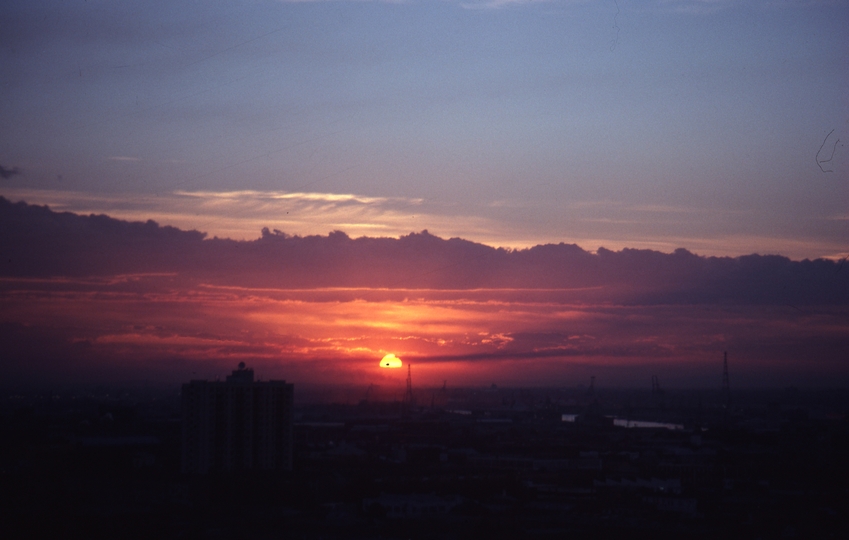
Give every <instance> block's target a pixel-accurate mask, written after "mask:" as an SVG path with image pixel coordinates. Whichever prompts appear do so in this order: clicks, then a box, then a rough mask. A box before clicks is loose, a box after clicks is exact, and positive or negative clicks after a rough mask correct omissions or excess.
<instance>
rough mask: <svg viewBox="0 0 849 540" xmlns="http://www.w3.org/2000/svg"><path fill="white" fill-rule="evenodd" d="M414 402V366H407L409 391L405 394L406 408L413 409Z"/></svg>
mask: <svg viewBox="0 0 849 540" xmlns="http://www.w3.org/2000/svg"><path fill="white" fill-rule="evenodd" d="M413 401H414V400H413V365H412V364H407V391H406V392H405V393H404V408H405V409H409V408H411V407H412V406H413Z"/></svg>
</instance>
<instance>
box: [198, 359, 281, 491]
mask: <svg viewBox="0 0 849 540" xmlns="http://www.w3.org/2000/svg"><path fill="white" fill-rule="evenodd" d="M293 399H294V385H292V384H287V383H286V381H263V382H257V381H254V371H253V370H252V369H247V368H245V364H244V362H242V363H240V364H239V369H237V370H235V371H233V373H232V374H231V375H229V376H228V377H227V380H226V381H224V382H221V381H191V382H189V383H186V384H184V385H183V391H182V412H183V422H182V424H183V435H182V438H183V440H182V442H183V447H182V471H183V473H188V474H207V473H209V472H224V473H230V472H239V471H249V470H253V471H290V470H292V424H293V421H294V418H293V415H292V408H293Z"/></svg>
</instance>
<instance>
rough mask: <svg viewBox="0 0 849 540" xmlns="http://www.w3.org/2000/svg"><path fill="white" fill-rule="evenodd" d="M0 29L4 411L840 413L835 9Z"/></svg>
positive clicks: (190, 10) (115, 17) (66, 5)
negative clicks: (571, 394)
mask: <svg viewBox="0 0 849 540" xmlns="http://www.w3.org/2000/svg"><path fill="white" fill-rule="evenodd" d="M0 18H2V20H3V21H4V32H3V33H2V35H0V65H2V66H3V68H2V70H0V92H2V97H3V99H2V100H0V118H2V120H3V123H4V128H5V129H4V130H3V131H2V134H0V197H2V198H3V199H2V201H0V222H2V223H3V227H2V229H0V237H2V238H3V241H2V242H0V256H2V258H0V260H2V261H5V262H4V263H3V265H2V267H3V269H2V270H0V297H2V298H3V301H2V305H0V333H2V335H3V336H4V337H3V340H2V341H3V342H4V343H8V344H9V345H8V346H7V350H8V351H12V353H11V354H10V355H9V356H8V357H7V359H6V360H5V361H4V362H3V363H2V365H0V372H2V374H3V378H4V380H6V381H19V382H21V383H24V382H27V381H30V382H31V381H34V380H43V381H72V380H76V381H93V380H113V381H114V380H122V379H132V378H134V379H144V378H149V379H155V380H167V381H171V382H179V381H182V380H186V379H188V378H190V377H201V378H214V377H216V376H222V375H225V374H226V373H227V372H228V371H229V369H231V368H232V366H234V365H235V364H236V363H237V362H239V361H246V362H247V363H249V364H250V365H254V366H257V368H258V370H259V371H258V373H259V374H260V375H261V376H263V375H264V376H266V377H271V376H273V377H278V378H286V379H288V380H291V381H295V382H298V381H301V382H311V383H321V382H334V383H342V382H356V383H358V384H360V383H361V384H368V383H370V382H375V381H381V380H382V381H384V382H385V383H386V384H390V385H391V384H396V383H397V384H403V374H401V375H398V374H397V373H394V372H393V373H394V374H393V373H389V372H387V371H386V370H383V371H381V370H378V369H377V368H376V366H377V364H378V361H379V360H380V358H382V357H383V355H384V354H389V353H391V354H396V355H398V357H400V358H401V359H402V360H403V361H404V362H405V365H407V363H410V362H412V363H413V364H414V365H415V366H416V368H415V369H416V377H417V379H416V380H417V381H423V382H425V383H427V384H435V385H441V383H442V381H443V380H446V379H449V380H451V381H452V382H453V383H456V384H460V383H462V384H489V383H497V384H499V385H507V386H509V385H511V384H516V385H537V386H539V385H545V384H554V385H574V384H577V383H586V382H587V381H588V380H589V377H590V376H598V379H597V380H598V382H597V384H609V385H619V386H622V385H625V386H628V385H635V386H648V384H649V381H650V377H651V376H652V375H658V376H659V377H660V380H661V382H665V383H667V384H669V385H672V386H674V385H678V386H708V387H712V386H713V385H718V384H719V373H720V371H719V370H720V369H721V367H718V366H719V363H720V362H721V358H722V354H723V352H725V351H726V350H728V351H729V356H730V358H731V359H732V362H734V363H733V366H734V369H735V371H734V376H735V377H736V378H735V379H734V380H735V382H736V383H739V384H746V385H753V386H765V385H766V386H769V385H788V384H811V385H834V384H846V383H849V366H845V365H844V364H845V362H846V359H847V358H849V330H847V328H849V325H847V324H846V320H847V317H849V307H847V306H849V298H847V292H846V291H847V289H846V287H847V279H849V278H848V277H847V276H849V271H847V269H846V268H844V266H845V264H849V263H846V259H845V257H847V256H849V150H848V149H847V148H846V143H847V142H849V97H847V94H846V89H847V88H849V70H847V69H846V58H847V56H849V55H848V54H847V53H849V31H847V30H846V29H847V28H849V4H847V3H845V2H840V1H828V0H823V1H817V0H787V1H777V0H750V1H745V2H740V1H732V0H641V1H629V0H598V1H592V0H586V1H582V0H550V1H546V0H538V1H534V0H492V1H486V0H484V1H475V0H471V1H467V2H464V1H454V0H407V1H404V0H400V1H386V2H382V1H366V0H362V1H360V0H358V1H354V0H335V1H321V0H315V1H279V0H244V1H228V2H223V1H220V2H219V1H217V0H203V1H191V2H189V1H186V0H169V1H160V0H148V1H144V2H142V1H138V0H129V1H123V2H112V1H105V0H88V1H86V0H65V1H59V0H44V1H39V0H35V1H27V2H22V1H21V2H19V1H7V2H4V3H3V4H2V6H0ZM36 205H37V206H36ZM43 205H47V206H49V210H48V209H47V208H44V206H43ZM63 212H64V213H63ZM90 215H91V216H90ZM98 216H99V217H98ZM107 216H108V217H107ZM148 220H153V221H148ZM400 371H403V370H400ZM399 377H400V378H399ZM396 379H397V380H396Z"/></svg>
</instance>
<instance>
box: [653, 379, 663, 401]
mask: <svg viewBox="0 0 849 540" xmlns="http://www.w3.org/2000/svg"><path fill="white" fill-rule="evenodd" d="M651 393H652V395H653V396H662V395H663V388H661V387H660V379H658V378H657V375H652V376H651Z"/></svg>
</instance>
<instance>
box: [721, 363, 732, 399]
mask: <svg viewBox="0 0 849 540" xmlns="http://www.w3.org/2000/svg"><path fill="white" fill-rule="evenodd" d="M722 396H723V398H724V399H725V406H726V407H729V406H730V405H731V383H730V382H729V380H728V351H725V353H724V356H723V359H722Z"/></svg>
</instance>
